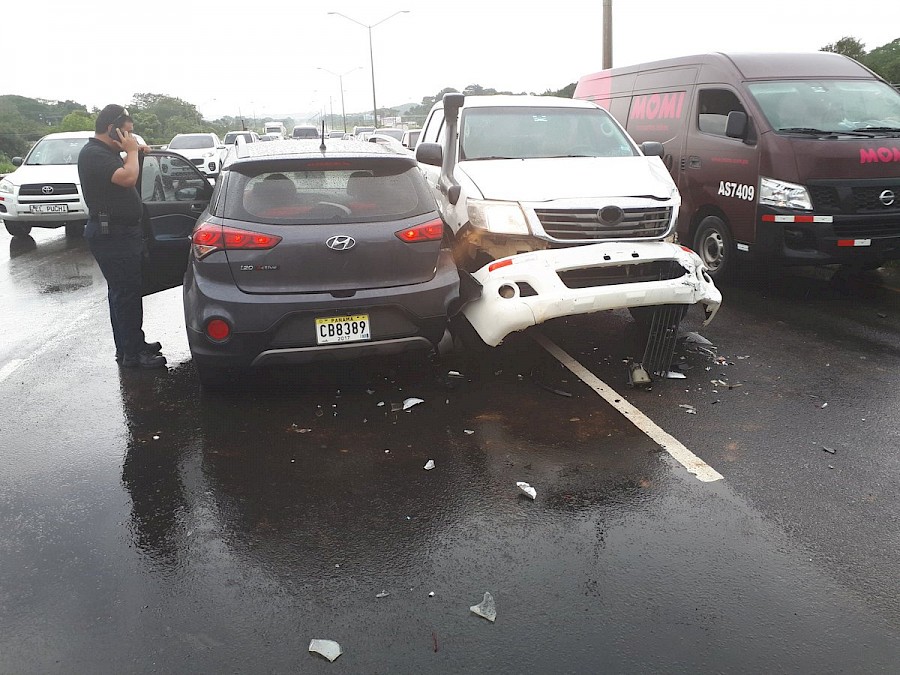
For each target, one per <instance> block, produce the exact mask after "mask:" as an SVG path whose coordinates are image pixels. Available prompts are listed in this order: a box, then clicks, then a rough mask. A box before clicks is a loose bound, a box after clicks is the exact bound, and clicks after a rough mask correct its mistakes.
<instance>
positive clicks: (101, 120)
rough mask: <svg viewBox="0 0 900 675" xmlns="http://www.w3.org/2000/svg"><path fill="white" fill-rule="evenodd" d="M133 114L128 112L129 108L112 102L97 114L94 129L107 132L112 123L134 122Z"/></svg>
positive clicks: (100, 132) (99, 132)
mask: <svg viewBox="0 0 900 675" xmlns="http://www.w3.org/2000/svg"><path fill="white" fill-rule="evenodd" d="M133 121H134V120H132V119H131V115H129V114H128V108H126V107H125V106H121V105H118V104H117V103H110V104H109V105H108V106H106V107H105V108H103V110H101V111H100V114H99V115H97V121H96V122H95V123H94V131H95V132H97V133H98V134H103V133H106V127H108V126H109V125H110V124H115V125H119V124H121V123H122V122H133Z"/></svg>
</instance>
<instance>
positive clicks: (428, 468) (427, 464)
mask: <svg viewBox="0 0 900 675" xmlns="http://www.w3.org/2000/svg"><path fill="white" fill-rule="evenodd" d="M433 468H434V460H433V459H429V460H428V461H427V462H425V470H426V471H431V470H432V469H433Z"/></svg>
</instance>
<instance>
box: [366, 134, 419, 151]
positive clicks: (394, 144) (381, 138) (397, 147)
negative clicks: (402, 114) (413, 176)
mask: <svg viewBox="0 0 900 675" xmlns="http://www.w3.org/2000/svg"><path fill="white" fill-rule="evenodd" d="M366 141H367V142H368V143H377V144H379V145H384V146H386V147H388V148H391V149H393V150H394V151H395V152H403V153H407V154H412V151H410V150H408V149H406V148H404V147H403V145H402V144H401V143H400V141H398V140H397V139H396V138H394V137H393V136H386V135H384V134H379V133H372V134H368V138H366Z"/></svg>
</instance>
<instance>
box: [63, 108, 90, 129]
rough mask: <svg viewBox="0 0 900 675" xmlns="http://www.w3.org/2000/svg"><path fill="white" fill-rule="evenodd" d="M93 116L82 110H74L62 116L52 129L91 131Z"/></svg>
mask: <svg viewBox="0 0 900 675" xmlns="http://www.w3.org/2000/svg"><path fill="white" fill-rule="evenodd" d="M93 130H94V118H93V117H91V116H90V115H88V114H87V112H85V111H83V110H75V111H74V112H70V113H69V114H68V115H66V116H65V117H63V119H62V122H60V123H59V126H58V127H56V129H54V131H93Z"/></svg>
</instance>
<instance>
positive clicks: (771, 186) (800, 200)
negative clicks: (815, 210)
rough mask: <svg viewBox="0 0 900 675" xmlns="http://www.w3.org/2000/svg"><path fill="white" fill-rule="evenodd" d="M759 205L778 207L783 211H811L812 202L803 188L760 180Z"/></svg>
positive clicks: (791, 184) (774, 181) (778, 181)
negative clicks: (783, 209)
mask: <svg viewBox="0 0 900 675" xmlns="http://www.w3.org/2000/svg"><path fill="white" fill-rule="evenodd" d="M759 203H760V204H766V205H767V206H780V207H781V208H785V209H803V210H804V211H812V201H811V200H810V198H809V192H808V191H807V190H806V188H805V187H803V186H802V185H797V184H795V183H786V182H785V181H783V180H775V179H774V178H762V179H761V180H760V182H759Z"/></svg>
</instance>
